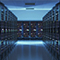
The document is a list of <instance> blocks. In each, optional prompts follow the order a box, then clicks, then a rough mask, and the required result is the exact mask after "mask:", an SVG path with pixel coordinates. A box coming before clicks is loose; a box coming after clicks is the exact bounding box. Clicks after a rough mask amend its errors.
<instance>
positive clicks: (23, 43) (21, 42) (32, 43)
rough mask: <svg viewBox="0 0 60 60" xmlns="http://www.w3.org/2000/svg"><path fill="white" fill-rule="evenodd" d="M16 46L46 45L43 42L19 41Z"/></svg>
mask: <svg viewBox="0 0 60 60" xmlns="http://www.w3.org/2000/svg"><path fill="white" fill-rule="evenodd" d="M15 44H19V45H36V44H38V45H39V44H44V42H43V41H17V42H16V43H15Z"/></svg>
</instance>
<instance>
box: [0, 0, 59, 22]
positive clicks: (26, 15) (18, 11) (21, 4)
mask: <svg viewBox="0 0 60 60" xmlns="http://www.w3.org/2000/svg"><path fill="white" fill-rule="evenodd" d="M0 1H1V2H2V3H4V4H5V5H6V6H7V7H8V9H9V10H11V11H12V12H13V13H14V14H15V15H16V16H17V18H18V20H27V21H28V20H39V21H40V20H42V18H43V16H44V15H45V14H46V13H47V12H48V11H49V10H51V8H52V7H53V6H54V5H55V4H56V3H58V2H59V0H0ZM25 3H29V4H30V5H25ZM31 3H34V4H35V5H31ZM27 8H29V9H30V10H29V9H28V10H29V11H27V10H26V9H27ZM31 9H33V10H31Z"/></svg>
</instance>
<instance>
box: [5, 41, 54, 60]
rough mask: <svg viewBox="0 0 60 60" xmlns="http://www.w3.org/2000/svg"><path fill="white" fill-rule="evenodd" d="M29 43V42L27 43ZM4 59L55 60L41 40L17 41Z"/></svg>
mask: <svg viewBox="0 0 60 60" xmlns="http://www.w3.org/2000/svg"><path fill="white" fill-rule="evenodd" d="M29 43H31V44H29ZM5 60H55V59H54V58H53V56H52V55H51V54H50V53H49V52H48V50H47V49H46V48H45V46H44V43H43V42H42V41H38V42H37V41H32V42H31V41H27V42H26V41H25V43H24V41H19V42H17V43H16V47H15V48H14V49H13V50H12V52H11V53H10V54H9V55H8V56H7V57H6V59H5Z"/></svg>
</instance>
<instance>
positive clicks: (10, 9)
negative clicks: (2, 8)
mask: <svg viewBox="0 0 60 60" xmlns="http://www.w3.org/2000/svg"><path fill="white" fill-rule="evenodd" d="M9 10H26V8H9ZM32 10H51V8H34V9H32Z"/></svg>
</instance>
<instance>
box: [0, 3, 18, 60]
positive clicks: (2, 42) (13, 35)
mask: <svg viewBox="0 0 60 60" xmlns="http://www.w3.org/2000/svg"><path fill="white" fill-rule="evenodd" d="M16 41H17V17H16V16H15V15H14V14H13V13H12V12H11V11H10V10H8V8H7V7H6V6H5V5H4V4H3V3H1V2H0V60H4V58H5V57H6V56H7V55H8V53H9V52H10V51H11V50H12V48H13V47H14V43H15V42H16Z"/></svg>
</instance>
